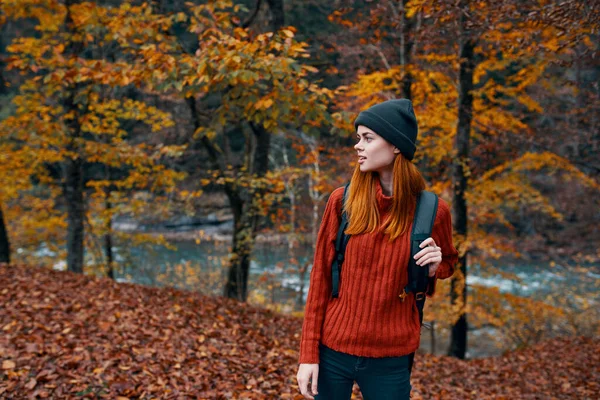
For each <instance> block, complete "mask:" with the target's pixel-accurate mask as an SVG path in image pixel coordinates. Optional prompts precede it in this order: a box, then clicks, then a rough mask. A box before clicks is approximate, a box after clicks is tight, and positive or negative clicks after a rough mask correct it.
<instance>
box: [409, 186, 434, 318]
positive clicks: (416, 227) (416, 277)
mask: <svg viewBox="0 0 600 400" xmlns="http://www.w3.org/2000/svg"><path fill="white" fill-rule="evenodd" d="M437 206H438V197H437V195H436V194H435V193H433V192H428V191H426V190H423V191H422V192H421V194H420V195H419V196H418V197H417V207H416V210H415V218H414V221H413V227H412V232H411V235H410V250H411V251H410V259H409V262H408V284H407V285H406V287H405V288H404V292H403V293H402V294H401V295H400V298H401V299H402V301H404V299H405V297H406V296H407V295H408V293H411V292H412V293H414V294H415V301H416V303H417V309H418V311H419V322H420V324H421V325H422V324H423V308H424V307H425V292H426V290H427V287H428V286H429V283H430V281H431V279H430V278H429V266H420V265H417V263H416V260H415V259H414V256H415V254H417V253H418V252H419V251H421V250H422V249H421V248H420V247H419V245H420V244H421V242H423V241H424V240H425V239H427V238H428V237H430V236H431V232H432V230H433V224H434V222H435V216H436V214H437Z"/></svg>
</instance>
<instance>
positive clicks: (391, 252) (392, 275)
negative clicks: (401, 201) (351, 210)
mask: <svg viewBox="0 0 600 400" xmlns="http://www.w3.org/2000/svg"><path fill="white" fill-rule="evenodd" d="M376 181H377V186H376V187H377V202H378V207H379V212H380V217H381V218H380V220H381V221H383V220H384V217H385V216H386V213H387V210H388V207H389V206H390V204H391V201H392V197H391V196H386V195H384V194H383V193H382V190H381V184H380V182H379V180H376ZM343 194H344V188H343V187H339V188H337V189H335V190H334V191H333V192H332V193H331V195H330V196H329V200H328V202H327V206H326V207H325V212H324V215H323V219H322V222H321V226H320V228H319V233H318V235H317V246H316V251H315V255H314V262H313V267H312V271H311V273H310V286H309V291H308V299H307V302H306V308H305V316H304V323H303V326H302V338H301V341H300V359H299V363H309V364H314V363H318V362H319V342H321V343H322V344H324V345H325V346H327V347H330V348H332V349H334V350H338V351H342V352H345V353H349V354H353V355H357V356H365V357H387V356H402V355H405V354H409V353H412V352H414V351H416V350H417V348H418V347H419V340H420V326H419V313H418V311H417V306H416V303H415V298H414V295H413V294H410V295H409V296H408V297H407V298H406V299H405V301H404V302H402V301H400V299H399V298H398V295H399V294H400V293H401V291H402V288H404V286H405V285H406V284H407V280H408V272H407V266H408V259H409V257H410V230H412V226H411V229H409V231H408V232H407V233H406V234H405V235H403V236H400V237H398V238H397V239H396V240H395V241H393V242H390V243H388V240H387V238H386V236H387V235H385V234H383V233H382V232H380V231H379V232H378V231H376V232H373V233H365V234H361V235H354V236H351V237H350V240H349V241H348V244H347V247H346V253H345V259H344V264H343V266H342V269H341V274H340V286H339V297H338V298H335V299H334V298H333V297H332V296H331V263H332V261H333V258H334V256H335V239H336V235H337V231H338V227H339V224H340V222H341V211H342V196H343ZM380 226H381V225H380ZM431 236H432V237H433V240H434V241H435V243H436V244H437V245H438V246H439V247H441V248H442V262H441V264H440V266H439V268H438V270H437V272H436V275H435V279H434V280H433V285H434V287H433V288H432V289H433V290H434V289H435V282H436V280H437V279H445V278H448V277H450V276H452V274H453V272H454V266H455V264H456V262H457V261H458V252H457V251H456V249H455V248H454V245H453V244H452V221H451V215H450V208H449V207H448V204H447V203H446V202H445V201H444V200H443V199H442V198H439V201H438V209H437V214H436V219H435V223H434V226H433V231H432V234H431ZM433 290H431V293H432V294H433Z"/></svg>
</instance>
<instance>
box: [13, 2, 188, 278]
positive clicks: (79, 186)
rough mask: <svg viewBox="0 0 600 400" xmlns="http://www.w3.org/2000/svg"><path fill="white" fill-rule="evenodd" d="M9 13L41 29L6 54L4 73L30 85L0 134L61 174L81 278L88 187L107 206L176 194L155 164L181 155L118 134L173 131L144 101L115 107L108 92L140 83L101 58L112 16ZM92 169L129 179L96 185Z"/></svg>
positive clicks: (92, 9) (122, 101) (54, 10)
mask: <svg viewBox="0 0 600 400" xmlns="http://www.w3.org/2000/svg"><path fill="white" fill-rule="evenodd" d="M15 7H16V8H15V9H13V10H12V14H11V15H12V17H13V18H23V17H29V18H35V19H37V20H38V26H37V34H36V36H33V37H21V38H18V39H15V40H14V41H13V43H12V44H11V45H10V46H9V47H8V51H9V52H11V53H12V56H11V57H10V59H9V63H8V68H11V69H18V70H20V71H22V73H24V74H26V76H27V77H28V79H27V80H26V81H25V82H24V83H23V84H22V85H21V86H20V89H19V94H18V96H16V97H15V98H14V103H15V105H16V111H15V113H14V115H12V116H10V117H8V118H7V119H5V120H4V121H3V122H2V130H3V132H5V135H7V136H8V137H9V138H10V140H11V141H12V143H13V144H14V146H15V148H19V147H20V146H25V145H26V146H27V148H29V149H31V150H32V151H34V152H35V153H36V155H37V157H38V158H39V160H40V161H42V162H44V163H45V164H46V165H47V166H51V167H52V168H53V169H55V170H56V171H58V174H59V176H60V178H59V181H60V184H61V188H62V194H63V198H64V200H65V205H66V210H67V267H68V269H69V270H71V271H74V272H83V267H84V258H83V257H84V232H85V228H84V226H85V224H88V226H90V227H91V226H92V225H91V224H92V222H90V217H89V209H87V207H86V204H87V199H86V190H87V189H86V186H87V187H96V188H97V189H98V190H100V191H101V192H102V193H103V195H104V196H107V195H110V192H111V191H112V190H114V189H115V188H119V189H125V190H131V189H132V188H137V189H142V188H151V189H153V190H154V191H156V192H158V191H160V190H172V188H173V185H174V182H175V181H177V180H178V179H181V174H180V173H177V172H175V171H172V170H169V169H166V168H164V166H162V165H160V159H161V157H163V156H165V155H166V156H169V155H174V154H176V153H177V151H179V148H177V147H170V146H163V145H162V144H160V145H158V146H155V147H154V146H148V145H147V144H145V143H139V144H133V143H131V142H129V141H128V140H127V136H128V132H127V130H126V129H124V126H125V123H126V121H140V122H143V123H145V124H147V125H148V126H149V127H151V129H152V131H154V132H158V131H160V130H161V129H163V128H166V127H169V126H172V125H173V122H172V120H171V118H170V116H169V114H168V113H165V112H162V111H161V110H159V109H158V108H156V107H152V106H148V105H146V104H145V103H144V102H143V101H138V100H133V99H130V98H127V97H119V98H111V96H110V95H111V94H112V93H111V88H116V87H121V88H126V87H128V86H129V85H130V84H131V82H132V81H133V80H134V77H135V76H136V71H135V70H133V69H131V68H129V65H128V64H127V63H126V62H125V61H122V60H118V59H117V60H115V61H112V62H111V61H108V60H106V59H105V58H104V57H103V56H104V54H103V50H107V48H109V47H110V46H112V45H113V43H112V39H110V38H108V39H107V36H106V33H108V31H109V29H117V28H115V25H118V24H119V22H120V21H118V20H116V19H114V18H112V17H113V16H114V14H115V12H114V11H113V10H112V9H107V8H103V7H100V6H97V5H95V4H93V3H76V2H72V1H67V2H66V3H65V4H61V3H49V4H44V5H41V6H40V5H39V4H37V2H35V1H33V2H31V3H27V2H22V3H19V4H18V5H16V6H15ZM19 7H21V8H19ZM116 14H118V13H116ZM95 56H96V57H95ZM113 58H114V57H113ZM97 165H103V166H104V170H105V171H106V168H118V169H121V170H123V171H126V172H125V173H124V174H121V175H122V176H121V179H119V180H110V176H108V178H109V181H107V180H106V179H105V178H107V176H106V175H105V174H104V173H100V174H99V175H98V176H96V169H95V166H97ZM97 178H100V179H97ZM123 198H125V199H127V198H126V197H123ZM128 202H129V205H131V204H132V202H130V201H128ZM110 204H111V203H110V202H108V203H105V205H107V206H109V205H110ZM110 207H112V205H110ZM117 211H118V210H117ZM113 212H114V210H113ZM107 217H108V218H111V217H112V214H111V213H110V212H109V215H108V216H107ZM109 229H110V228H109ZM108 234H110V232H108ZM110 258H111V256H110V252H109V253H107V259H108V263H107V264H106V266H107V268H108V269H107V272H108V273H109V275H112V272H111V264H110Z"/></svg>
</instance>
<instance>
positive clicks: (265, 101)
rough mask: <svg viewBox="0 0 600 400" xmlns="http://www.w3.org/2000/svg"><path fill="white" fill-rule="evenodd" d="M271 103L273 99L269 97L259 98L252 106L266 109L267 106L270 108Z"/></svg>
mask: <svg viewBox="0 0 600 400" xmlns="http://www.w3.org/2000/svg"><path fill="white" fill-rule="evenodd" d="M272 105H273V99H270V98H266V99H265V98H262V99H259V100H258V101H257V102H256V103H255V104H254V108H256V109H257V110H266V109H268V108H271V106H272Z"/></svg>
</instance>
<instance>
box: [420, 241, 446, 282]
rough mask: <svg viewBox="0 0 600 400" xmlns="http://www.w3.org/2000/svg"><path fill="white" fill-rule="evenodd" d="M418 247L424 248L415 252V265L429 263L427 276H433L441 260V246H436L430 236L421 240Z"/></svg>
mask: <svg viewBox="0 0 600 400" xmlns="http://www.w3.org/2000/svg"><path fill="white" fill-rule="evenodd" d="M419 247H421V248H422V247H425V248H424V249H423V250H421V251H419V252H418V253H417V254H415V260H417V265H426V264H429V276H435V271H437V269H438V267H439V266H440V263H441V262H442V248H441V247H437V246H436V244H435V242H434V241H433V238H431V237H428V238H427V239H425V240H423V242H421V244H420V245H419Z"/></svg>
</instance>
